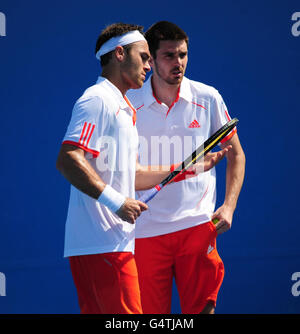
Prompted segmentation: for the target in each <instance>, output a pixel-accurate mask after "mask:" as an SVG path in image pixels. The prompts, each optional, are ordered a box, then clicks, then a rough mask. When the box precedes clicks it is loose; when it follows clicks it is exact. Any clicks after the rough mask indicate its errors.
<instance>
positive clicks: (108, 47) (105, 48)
mask: <svg viewBox="0 0 300 334" xmlns="http://www.w3.org/2000/svg"><path fill="white" fill-rule="evenodd" d="M140 41H146V39H145V37H144V36H143V35H142V34H141V33H140V32H139V31H138V30H134V31H130V32H128V33H126V34H124V35H121V36H116V37H112V38H111V39H109V40H108V41H107V42H105V43H104V44H103V45H102V46H101V48H100V49H99V51H98V52H97V53H96V58H97V59H98V60H100V57H101V56H103V55H105V54H107V53H108V52H110V51H113V50H114V49H115V48H116V47H117V46H124V45H128V44H131V43H135V42H140Z"/></svg>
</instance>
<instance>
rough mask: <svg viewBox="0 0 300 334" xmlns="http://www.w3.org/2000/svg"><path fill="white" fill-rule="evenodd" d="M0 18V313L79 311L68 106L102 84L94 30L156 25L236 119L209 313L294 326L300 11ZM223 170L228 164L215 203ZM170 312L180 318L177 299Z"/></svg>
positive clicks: (232, 0) (119, 7) (174, 9)
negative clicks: (239, 153)
mask: <svg viewBox="0 0 300 334" xmlns="http://www.w3.org/2000/svg"><path fill="white" fill-rule="evenodd" d="M0 12H3V13H4V14H5V15H6V19H7V27H6V28H7V30H6V36H5V37H0V117H1V138H2V144H1V154H2V157H1V167H0V168H1V182H0V184H1V195H0V196H1V197H0V205H1V211H0V272H2V273H4V274H5V276H6V296H0V313H78V312H79V308H78V304H77V297H76V293H75V288H74V285H73V281H72V277H71V273H70V271H69V266H68V261H67V260H65V259H63V242H64V224H65V218H66V212H67V204H68V196H69V185H68V183H67V182H66V181H65V180H64V179H63V177H62V176H61V175H60V174H59V173H58V172H57V171H56V169H55V162H56V157H57V154H58V150H59V147H60V143H61V139H62V137H63V135H64V133H65V130H66V126H67V124H68V122H69V119H70V113H71V110H72V106H73V103H74V101H75V100H76V99H77V98H78V97H79V96H80V94H81V93H82V91H83V90H84V89H85V88H86V87H88V86H89V85H91V84H93V83H94V81H95V80H96V77H97V76H98V74H99V73H100V68H99V65H98V63H97V61H96V60H95V58H94V53H93V51H94V45H95V41H96V39H97V37H98V34H99V33H100V31H101V29H102V28H103V27H104V25H107V24H110V23H114V22H118V21H124V22H132V23H138V24H141V25H143V26H144V27H145V29H147V28H148V27H149V26H150V25H151V24H152V23H153V22H155V21H158V20H169V21H173V22H175V23H177V24H178V25H179V26H181V27H182V28H183V29H184V30H185V31H186V32H187V33H188V35H189V37H190V41H191V44H190V50H189V51H190V54H189V65H188V70H187V76H188V77H190V78H191V79H194V80H198V81H202V82H204V83H206V84H209V85H212V86H214V87H216V88H217V89H218V90H219V91H220V93H221V94H222V96H223V97H224V100H225V102H226V104H227V106H228V108H229V111H230V114H231V115H232V116H233V117H238V118H239V119H240V123H239V126H238V130H239V136H240V140H241V142H242V144H243V148H244V150H245V153H246V156H247V169H246V178H245V183H244V187H243V190H242V193H241V196H240V199H239V203H238V208H237V210H236V213H235V217H234V222H233V227H232V229H231V231H229V232H227V233H225V234H223V235H221V236H219V238H218V246H219V252H220V254H221V256H222V258H223V261H224V263H225V267H226V275H225V279H224V283H223V286H222V288H221V291H220V294H219V299H218V305H217V312H218V313H299V312H300V296H299V297H295V296H293V294H292V293H291V288H292V285H293V284H294V283H295V282H293V281H292V280H291V276H292V274H293V273H294V272H300V246H299V232H300V227H299V220H300V219H299V213H298V209H299V203H298V193H299V192H298V189H299V175H298V170H299V165H298V164H299V154H298V143H299V136H298V135H297V130H298V129H297V128H298V125H299V120H300V117H299V112H300V103H299V95H300V68H299V59H300V36H299V37H295V36H293V35H292V32H291V29H292V25H293V23H294V22H293V21H292V20H291V17H292V14H293V13H294V12H300V3H299V1H292V0H286V1H269V0H253V1H237V0H227V1H221V0H211V1H189V0H188V1H178V0H173V1H172V2H163V1H157V0H153V1H151V2H141V1H136V0H132V1H130V2H123V1H118V0H117V1H113V2H105V3H104V2H101V1H92V0H86V1H51V2H48V3H47V2H45V1H43V2H41V1H33V0H31V1H11V0H9V1H8V0H1V3H0ZM298 30H300V27H299V28H298ZM224 171H225V162H222V163H221V164H220V165H219V166H218V175H219V178H218V189H219V192H218V196H219V197H218V203H221V201H222V198H223V196H224ZM174 290H175V289H174ZM172 307H173V312H174V313H178V312H180V307H179V303H178V297H177V295H176V291H174V301H173V304H172Z"/></svg>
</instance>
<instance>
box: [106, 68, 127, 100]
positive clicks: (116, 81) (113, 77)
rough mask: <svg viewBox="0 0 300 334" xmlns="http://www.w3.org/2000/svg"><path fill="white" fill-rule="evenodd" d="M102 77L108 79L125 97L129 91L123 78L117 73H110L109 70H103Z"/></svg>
mask: <svg viewBox="0 0 300 334" xmlns="http://www.w3.org/2000/svg"><path fill="white" fill-rule="evenodd" d="M101 76H102V77H104V78H106V79H107V80H109V81H110V82H111V83H112V84H113V85H114V86H116V87H117V88H118V89H119V91H120V92H121V94H122V95H123V96H124V95H125V94H126V92H127V90H128V89H129V88H128V85H126V84H125V83H124V81H123V80H122V78H121V76H120V75H119V74H118V73H117V72H115V71H110V70H107V69H103V71H102V73H101Z"/></svg>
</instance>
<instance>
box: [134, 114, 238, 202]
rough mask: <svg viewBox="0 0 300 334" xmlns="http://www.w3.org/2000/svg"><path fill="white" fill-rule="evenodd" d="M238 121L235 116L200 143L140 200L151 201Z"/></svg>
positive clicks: (224, 135)
mask: <svg viewBox="0 0 300 334" xmlns="http://www.w3.org/2000/svg"><path fill="white" fill-rule="evenodd" d="M237 122H238V119H237V118H233V119H232V120H230V121H229V122H227V123H226V124H225V125H223V126H222V127H221V128H220V129H219V130H218V131H217V132H215V133H214V134H213V135H212V136H211V137H209V138H208V139H207V140H206V141H205V142H204V143H203V144H202V145H200V146H199V147H198V148H197V149H196V150H195V151H194V152H193V153H192V154H191V155H190V156H189V157H188V158H186V159H185V160H184V161H183V162H182V163H181V164H180V165H179V166H178V167H177V168H176V169H174V170H173V171H172V172H171V173H170V174H169V175H168V176H167V177H166V178H165V179H164V180H163V181H162V182H161V183H160V184H157V185H156V186H155V187H153V188H151V189H150V190H149V191H147V192H146V193H145V194H143V195H142V196H141V197H140V198H139V201H141V202H144V203H147V202H149V201H150V200H151V199H152V198H153V197H154V196H155V195H156V194H157V193H158V192H159V191H160V190H161V189H162V188H163V187H165V186H166V185H167V184H168V183H170V182H171V181H174V179H175V178H176V176H177V175H178V174H180V173H181V172H184V171H186V170H187V169H189V168H190V167H191V166H192V165H193V164H195V163H196V162H197V161H199V160H200V159H201V158H203V157H204V156H205V155H206V154H207V153H208V152H209V151H211V150H212V149H213V148H214V147H215V146H216V145H218V144H219V142H220V141H221V140H222V139H223V138H224V137H226V136H227V134H228V133H229V132H230V131H231V130H233V128H234V127H235V126H236V124H237Z"/></svg>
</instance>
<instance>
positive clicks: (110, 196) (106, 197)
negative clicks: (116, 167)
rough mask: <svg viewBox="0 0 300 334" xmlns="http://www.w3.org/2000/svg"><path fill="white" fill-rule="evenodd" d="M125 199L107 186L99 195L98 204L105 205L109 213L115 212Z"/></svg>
mask: <svg viewBox="0 0 300 334" xmlns="http://www.w3.org/2000/svg"><path fill="white" fill-rule="evenodd" d="M125 199H126V198H125V196H123V195H122V194H120V193H119V192H117V191H116V190H115V189H113V188H112V187H111V186H110V185H108V184H107V185H106V186H105V188H104V190H103V191H102V193H101V195H100V196H99V198H98V202H100V203H101V204H103V205H106V206H107V207H108V208H109V209H110V210H111V211H113V212H117V211H118V210H119V209H120V207H121V206H122V205H123V204H124V202H125Z"/></svg>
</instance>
